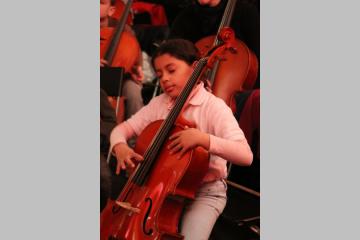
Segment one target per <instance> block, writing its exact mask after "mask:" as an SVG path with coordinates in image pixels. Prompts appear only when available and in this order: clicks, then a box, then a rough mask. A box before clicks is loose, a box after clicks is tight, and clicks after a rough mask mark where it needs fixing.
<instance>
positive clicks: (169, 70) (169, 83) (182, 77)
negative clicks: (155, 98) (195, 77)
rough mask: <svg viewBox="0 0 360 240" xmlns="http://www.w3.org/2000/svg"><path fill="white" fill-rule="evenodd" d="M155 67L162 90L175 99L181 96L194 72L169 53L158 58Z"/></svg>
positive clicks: (190, 67)
mask: <svg viewBox="0 0 360 240" xmlns="http://www.w3.org/2000/svg"><path fill="white" fill-rule="evenodd" d="M154 67H155V72H156V75H157V76H158V78H159V80H160V86H161V88H162V89H163V91H164V93H165V94H167V95H168V96H170V97H171V98H173V99H175V98H177V97H178V96H179V94H180V93H181V90H182V89H183V88H184V86H185V85H186V82H187V80H189V78H190V76H191V74H192V72H193V70H194V69H193V67H192V66H190V65H188V64H187V63H186V62H185V61H183V60H180V59H177V58H175V57H173V56H171V55H170V54H168V53H165V54H163V55H160V56H158V57H156V58H155V60H154Z"/></svg>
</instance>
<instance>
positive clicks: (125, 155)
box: [113, 143, 144, 174]
mask: <svg viewBox="0 0 360 240" xmlns="http://www.w3.org/2000/svg"><path fill="white" fill-rule="evenodd" d="M113 151H114V153H115V156H116V159H117V164H116V174H119V173H120V170H121V169H126V167H131V168H133V167H135V164H134V162H133V160H136V161H142V160H144V158H143V157H142V156H141V155H140V154H137V153H136V152H134V150H133V149H132V148H130V147H129V146H128V145H127V144H126V143H118V144H116V145H115V146H114V148H113Z"/></svg>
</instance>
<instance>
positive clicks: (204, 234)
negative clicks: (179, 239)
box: [180, 180, 227, 240]
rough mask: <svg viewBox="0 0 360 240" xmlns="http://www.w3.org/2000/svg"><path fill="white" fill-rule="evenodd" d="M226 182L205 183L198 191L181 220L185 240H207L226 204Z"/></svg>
mask: <svg viewBox="0 0 360 240" xmlns="http://www.w3.org/2000/svg"><path fill="white" fill-rule="evenodd" d="M226 189H227V186H226V182H225V181H224V180H217V181H214V182H211V183H205V184H204V185H202V186H201V187H200V189H199V190H198V192H197V193H196V197H195V200H194V201H192V202H190V203H189V204H188V205H187V207H186V208H185V211H184V215H183V217H182V220H181V226H180V229H181V234H182V235H183V236H184V237H185V240H207V239H209V236H210V234H211V231H212V229H213V227H214V225H215V222H216V220H217V218H218V217H219V216H220V214H221V213H222V211H223V210H224V208H225V205H226V199H227V198H226Z"/></svg>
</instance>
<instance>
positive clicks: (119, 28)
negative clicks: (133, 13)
mask: <svg viewBox="0 0 360 240" xmlns="http://www.w3.org/2000/svg"><path fill="white" fill-rule="evenodd" d="M132 2H133V0H128V1H127V3H126V6H125V9H124V12H123V14H122V16H121V18H120V21H119V22H118V23H117V25H116V27H115V29H114V34H113V36H112V38H111V41H110V44H109V47H108V49H107V50H106V52H105V55H104V59H105V60H106V61H107V62H108V63H109V65H111V64H112V60H113V58H114V56H115V53H116V49H117V47H118V44H119V42H120V41H119V40H120V37H121V34H122V32H123V31H124V28H125V24H126V20H127V18H128V16H129V13H130V9H131V5H132Z"/></svg>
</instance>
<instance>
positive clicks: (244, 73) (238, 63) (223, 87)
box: [195, 0, 259, 106]
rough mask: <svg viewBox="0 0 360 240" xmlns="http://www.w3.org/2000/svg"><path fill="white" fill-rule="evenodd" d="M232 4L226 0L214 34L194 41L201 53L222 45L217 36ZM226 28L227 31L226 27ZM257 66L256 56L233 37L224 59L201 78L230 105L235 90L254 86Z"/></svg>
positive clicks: (230, 13)
mask: <svg viewBox="0 0 360 240" xmlns="http://www.w3.org/2000/svg"><path fill="white" fill-rule="evenodd" d="M235 5H236V0H228V2H227V5H226V8H225V11H224V15H223V18H222V20H221V23H220V26H219V28H218V32H217V34H216V36H208V37H205V38H202V39H200V40H199V41H197V42H196V43H195V45H196V47H197V48H198V49H199V51H200V54H201V55H202V56H204V55H205V54H206V53H207V52H208V51H209V49H212V48H213V47H215V46H218V45H219V44H222V42H223V40H222V38H221V37H219V36H220V33H221V31H222V32H224V31H225V29H227V28H228V27H229V25H230V22H231V19H232V15H233V12H234V8H235ZM227 31H228V32H230V30H229V29H227ZM225 35H226V34H225ZM258 68H259V64H258V59H257V57H256V55H255V54H254V53H253V52H252V51H251V50H250V49H249V48H248V47H247V46H246V44H245V43H244V42H242V41H240V40H239V39H235V41H232V43H231V47H229V48H228V50H227V52H226V53H225V54H224V56H223V58H222V59H219V60H218V61H217V62H216V63H215V66H214V68H212V69H210V70H208V71H206V72H205V73H204V75H203V76H202V77H203V78H205V79H209V80H210V83H211V86H212V87H211V88H212V93H213V94H214V95H215V96H217V97H220V98H222V99H223V100H224V101H225V103H226V104H227V105H228V106H230V105H231V97H232V95H233V94H234V93H235V92H237V91H242V90H245V89H252V88H253V86H254V84H255V81H256V78H257V74H258Z"/></svg>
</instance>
